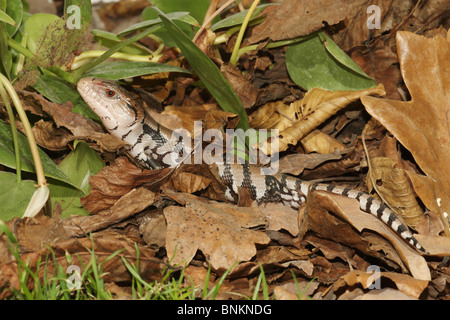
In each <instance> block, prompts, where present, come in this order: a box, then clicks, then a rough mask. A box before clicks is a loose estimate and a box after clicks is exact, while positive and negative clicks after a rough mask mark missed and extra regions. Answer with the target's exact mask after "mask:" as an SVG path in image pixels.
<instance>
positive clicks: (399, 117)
mask: <svg viewBox="0 0 450 320" xmlns="http://www.w3.org/2000/svg"><path fill="white" fill-rule="evenodd" d="M397 50H398V56H399V60H400V68H401V72H402V76H403V79H404V81H405V84H406V86H407V87H408V89H409V92H410V95H411V101H408V102H403V101H395V100H384V99H378V98H374V97H363V98H362V99H361V101H362V103H363V104H364V106H365V107H366V109H367V111H368V112H369V113H370V114H371V115H372V116H373V117H374V118H375V119H377V120H378V121H379V122H380V123H381V124H382V125H383V126H384V127H385V128H386V129H387V130H389V132H391V133H392V134H393V135H394V136H395V137H396V138H397V139H398V140H399V141H400V143H401V144H402V145H403V146H404V147H405V148H407V149H408V150H409V151H410V152H411V154H412V155H413V157H414V159H415V161H416V163H417V164H418V165H419V166H420V168H421V169H422V171H423V172H424V173H425V174H426V176H427V178H424V179H422V180H421V182H422V184H421V188H420V189H416V193H417V194H418V195H419V197H420V198H421V200H422V201H423V203H424V204H425V205H426V206H427V208H429V209H431V210H433V211H435V212H439V213H440V214H441V219H442V220H443V222H444V225H446V233H447V235H450V230H449V227H448V221H447V219H448V216H449V213H450V166H449V165H448V164H449V163H450V135H449V130H448V128H449V120H448V115H449V113H450V88H449V85H450V64H449V63H448V61H450V33H449V34H448V36H447V39H446V38H444V37H443V36H441V35H437V36H435V37H434V38H429V39H428V38H425V37H423V36H419V35H416V34H413V33H410V32H405V31H402V32H397ZM430 194H433V195H434V196H431V197H430ZM430 249H432V248H430ZM430 249H429V250H430Z"/></svg>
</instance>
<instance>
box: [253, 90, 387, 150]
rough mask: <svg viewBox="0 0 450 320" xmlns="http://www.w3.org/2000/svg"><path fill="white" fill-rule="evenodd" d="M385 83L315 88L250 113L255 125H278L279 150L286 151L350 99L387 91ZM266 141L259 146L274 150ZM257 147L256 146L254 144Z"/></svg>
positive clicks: (267, 126) (276, 127) (275, 126)
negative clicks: (286, 102) (361, 87)
mask: <svg viewBox="0 0 450 320" xmlns="http://www.w3.org/2000/svg"><path fill="white" fill-rule="evenodd" d="M384 93H385V92H384V89H383V85H381V84H380V85H378V86H377V87H375V88H371V89H365V90H358V91H328V90H324V89H320V88H313V89H311V90H310V91H308V92H307V93H306V95H305V96H304V98H303V99H302V100H298V101H295V102H293V103H291V104H290V105H289V106H285V105H284V104H283V105H280V104H274V103H272V104H268V105H266V106H263V107H261V108H259V109H258V110H257V111H255V112H254V113H253V114H252V115H251V116H250V117H249V121H250V125H251V126H252V127H253V128H257V129H260V128H264V129H278V130H279V134H278V137H279V151H285V150H286V149H287V148H288V146H289V145H296V144H297V142H298V141H299V140H301V139H303V138H304V137H305V136H306V135H307V134H309V133H310V132H311V131H312V130H314V129H315V128H317V127H318V126H319V125H320V124H322V123H323V122H325V121H326V120H327V119H328V118H329V117H331V116H332V115H334V114H335V113H336V112H338V111H339V110H341V109H343V108H344V107H346V106H347V105H348V104H349V103H351V102H353V101H356V100H358V99H360V98H361V97H363V96H367V95H383V94H384ZM268 141H270V140H267V141H264V142H263V143H261V144H260V145H259V148H260V149H262V150H264V151H266V150H267V151H268V153H269V154H270V148H269V149H268V146H270V142H269V143H268ZM253 147H255V146H253Z"/></svg>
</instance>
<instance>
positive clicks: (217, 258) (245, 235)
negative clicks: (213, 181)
mask: <svg viewBox="0 0 450 320" xmlns="http://www.w3.org/2000/svg"><path fill="white" fill-rule="evenodd" d="M169 195H170V197H171V198H172V199H173V200H175V201H177V202H180V203H184V204H185V207H176V206H170V207H167V208H165V209H164V216H165V218H166V221H167V234H166V250H167V255H168V257H170V258H172V257H173V263H174V264H177V263H182V262H183V263H189V262H190V261H191V260H192V258H193V257H194V255H195V253H196V252H197V250H200V251H202V252H203V254H204V255H205V256H206V259H207V260H208V262H209V263H211V266H212V268H213V269H215V270H222V271H224V270H226V269H228V268H230V267H231V266H232V265H233V264H234V263H235V262H239V261H248V260H250V259H251V258H252V257H253V256H254V255H255V254H256V247H255V245H256V244H267V243H269V241H270V239H269V237H268V236H267V235H265V234H264V233H263V232H261V231H254V230H250V229H249V228H252V227H256V226H260V225H264V224H266V221H265V220H264V219H263V218H262V217H261V214H260V213H258V211H257V209H256V208H243V207H236V206H233V205H230V204H227V203H218V202H215V201H208V200H205V199H202V198H198V197H196V196H193V195H189V194H180V193H172V192H169Z"/></svg>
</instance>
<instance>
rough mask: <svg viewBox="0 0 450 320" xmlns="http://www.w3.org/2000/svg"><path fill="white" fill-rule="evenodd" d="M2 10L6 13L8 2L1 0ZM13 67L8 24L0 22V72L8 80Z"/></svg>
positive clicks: (0, 7)
mask: <svg viewBox="0 0 450 320" xmlns="http://www.w3.org/2000/svg"><path fill="white" fill-rule="evenodd" d="M0 10H2V11H3V12H5V11H6V0H0ZM11 67H12V54H11V51H10V50H9V48H8V32H7V24H6V23H5V22H3V21H0V72H1V73H3V74H4V75H5V76H6V77H7V78H8V79H9V77H10V73H11Z"/></svg>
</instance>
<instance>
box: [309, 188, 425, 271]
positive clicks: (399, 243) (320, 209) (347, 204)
mask: <svg viewBox="0 0 450 320" xmlns="http://www.w3.org/2000/svg"><path fill="white" fill-rule="evenodd" d="M307 205H308V224H309V226H310V229H311V230H313V231H315V232H316V233H318V234H320V235H321V236H324V237H327V238H329V239H332V240H335V241H338V242H341V243H344V244H346V245H348V246H349V247H351V248H356V249H358V250H359V251H361V252H364V253H366V254H368V255H375V256H378V253H376V251H373V248H372V247H368V246H367V244H366V243H365V241H368V242H372V241H371V238H368V237H363V239H364V240H365V241H362V239H361V235H360V234H357V233H356V232H355V231H354V229H353V228H355V229H356V230H357V231H358V232H362V231H363V230H371V231H373V232H376V233H377V234H379V235H381V236H382V238H380V237H378V239H377V240H376V242H374V243H375V244H378V243H383V238H384V239H387V240H388V241H389V243H390V244H391V245H392V246H394V247H395V251H392V254H395V252H396V253H397V254H398V255H399V256H400V258H401V260H402V261H403V263H405V265H406V266H407V268H408V269H409V270H410V272H411V274H412V275H413V276H414V277H415V278H417V279H424V280H429V279H431V275H430V270H429V269H428V266H427V263H426V261H425V259H424V258H423V257H422V256H421V255H419V254H418V253H417V251H416V250H414V249H413V248H411V247H410V246H409V245H408V244H406V243H405V242H404V241H403V240H402V239H401V238H400V237H399V236H397V235H396V234H395V232H394V231H393V230H392V229H391V228H389V227H388V226H387V225H386V224H384V223H383V222H382V221H380V220H379V219H377V218H376V217H374V216H372V215H370V214H368V213H365V212H363V211H361V210H360V209H359V208H358V205H357V204H356V201H355V200H354V199H350V198H347V197H342V196H339V195H332V194H329V193H326V192H313V193H312V194H311V195H310V197H309V199H308V202H307ZM327 211H329V212H333V213H334V214H336V215H338V216H339V217H340V218H341V219H344V220H346V221H348V223H349V224H348V223H344V222H342V221H340V220H339V219H337V218H335V217H331V216H330V215H329V214H327ZM350 225H351V226H353V228H352V227H351V226H350ZM375 250H377V248H375ZM378 258H380V256H378Z"/></svg>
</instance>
